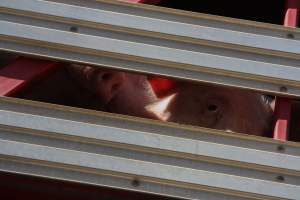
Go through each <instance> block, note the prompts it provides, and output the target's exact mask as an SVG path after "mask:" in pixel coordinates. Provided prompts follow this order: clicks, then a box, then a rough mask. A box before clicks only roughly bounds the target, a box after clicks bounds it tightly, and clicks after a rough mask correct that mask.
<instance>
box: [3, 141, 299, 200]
mask: <svg viewBox="0 0 300 200" xmlns="http://www.w3.org/2000/svg"><path fill="white" fill-rule="evenodd" d="M0 146H1V148H0V154H2V155H6V156H13V157H22V158H26V159H32V160H41V161H47V162H50V163H59V164H62V165H72V166H78V167H83V168H91V169H99V170H105V171H111V172H117V173H121V174H122V173H124V174H134V175H137V176H143V177H150V178H154V179H157V181H161V182H163V180H168V181H175V182H178V183H176V184H178V186H179V185H180V184H183V185H184V184H187V183H188V184H192V185H204V186H208V187H217V188H224V189H229V190H238V191H241V192H246V193H254V194H258V195H265V196H273V197H279V198H290V199H297V198H298V197H299V196H298V195H299V193H300V187H299V186H294V185H288V184H282V183H276V182H268V181H260V180H255V179H254V180H253V179H248V178H242V177H234V176H227V175H225V174H217V173H209V172H205V171H201V170H193V169H188V168H178V167H174V166H168V165H161V164H157V163H151V162H141V161H136V160H131V159H122V158H117V157H111V156H103V155H99V154H92V153H86V152H79V151H71V150H66V149H58V148H52V147H47V146H40V145H32V144H25V143H19V142H11V141H7V140H0ZM50 163H49V164H50ZM50 165H51V164H50ZM65 167H66V166H65ZM258 188H259V189H258Z"/></svg>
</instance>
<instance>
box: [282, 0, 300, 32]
mask: <svg viewBox="0 0 300 200" xmlns="http://www.w3.org/2000/svg"><path fill="white" fill-rule="evenodd" d="M299 11H300V1H299V0H286V12H285V18H284V26H288V27H297V26H298V20H299Z"/></svg>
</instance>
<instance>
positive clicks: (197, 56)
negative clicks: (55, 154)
mask: <svg viewBox="0 0 300 200" xmlns="http://www.w3.org/2000/svg"><path fill="white" fill-rule="evenodd" d="M35 2H36V0H30V1H28V5H32V6H31V7H30V6H28V5H25V7H24V10H22V9H21V8H19V7H18V6H17V5H14V3H10V2H9V1H3V4H2V6H3V7H2V8H1V9H0V12H1V13H2V16H9V15H10V16H15V18H18V17H19V18H20V16H23V17H21V19H18V20H19V21H18V20H17V23H16V22H14V20H13V19H8V18H6V17H4V18H3V19H4V20H5V21H2V22H1V27H3V28H2V29H1V33H0V35H2V36H0V40H1V43H0V48H1V49H3V50H8V51H18V52H23V53H27V54H35V55H37V54H38V55H40V56H46V57H55V58H59V59H63V60H70V59H71V60H73V61H79V62H86V63H91V64H96V65H105V66H109V67H116V68H122V69H127V70H134V71H140V72H148V73H155V74H161V75H167V76H173V77H181V78H186V79H191V80H198V81H205V82H211V83H217V84H224V85H230V86H236V87H244V88H251V89H255V90H261V91H267V92H270V91H271V92H274V93H276V94H285V95H295V96H300V89H299V87H300V79H299V77H300V75H299V74H300V73H299V66H300V64H299V56H298V54H295V53H297V52H293V53H292V54H291V52H289V53H288V51H284V52H283V51H282V52H281V51H279V50H278V49H276V48H275V49H272V50H270V49H269V50H268V49H264V51H262V49H261V48H259V49H257V47H255V45H252V46H251V45H250V44H249V45H248V44H245V45H248V46H247V48H248V47H249V48H253V49H252V50H249V49H245V48H244V47H246V46H244V47H242V46H241V44H239V43H234V42H233V43H230V42H229V43H230V45H231V46H227V45H225V43H226V41H222V42H220V41H218V39H216V38H214V39H213V41H212V40H209V39H208V38H198V39H197V38H192V36H189V37H188V36H183V35H181V33H180V34H179V33H178V34H179V35H181V36H180V38H176V37H177V36H176V33H173V32H174V30H175V28H174V30H173V32H172V33H164V32H163V31H162V32H156V31H155V30H145V29H144V28H145V27H152V26H155V27H156V26H157V27H159V26H161V24H160V23H162V22H164V23H167V24H168V23H170V26H174V27H175V25H176V26H177V25H178V27H180V26H181V25H182V24H184V25H188V26H187V27H193V29H195V30H197V31H199V30H202V28H203V27H204V28H207V29H212V30H214V32H219V31H220V36H221V35H222V34H221V33H223V32H222V31H224V30H226V29H229V28H230V27H231V28H233V29H234V30H231V31H232V34H233V33H234V36H235V38H236V40H238V41H244V40H242V36H241V38H239V36H240V35H245V34H246V35H252V36H253V35H255V31H257V35H255V37H259V38H261V39H265V38H269V39H272V44H273V43H276V45H278V46H280V47H283V46H282V45H281V42H280V41H285V42H284V45H285V44H289V43H292V45H296V47H298V43H297V39H296V40H293V41H291V40H289V42H287V41H288V40H287V39H284V38H283V37H284V34H287V33H288V31H290V29H286V28H279V27H277V26H274V27H273V26H269V25H268V26H267V25H260V24H255V23H253V24H251V23H249V22H247V23H246V22H245V21H236V22H235V23H229V22H228V20H227V21H226V20H225V21H223V22H222V23H223V24H224V25H223V27H220V26H221V25H222V23H221V20H220V19H218V20H214V18H213V17H207V16H206V17H203V16H202V17H201V16H198V15H197V16H194V15H188V14H184V15H183V14H178V13H176V12H175V11H170V10H168V9H166V10H165V9H157V10H156V9H155V8H153V7H149V8H148V7H145V8H144V7H140V6H133V5H130V4H124V3H120V4H119V3H116V2H107V1H101V2H94V1H85V2H87V3H86V4H85V6H84V7H83V6H80V5H83V2H82V1H80V0H79V1H74V2H73V1H72V2H69V1H66V2H64V1H62V2H63V3H57V2H52V1H38V3H37V4H35ZM85 2H84V3H85ZM1 3H2V2H1ZM0 5H1V4H0ZM34 5H35V6H37V7H35V6H34ZM48 5H49V6H50V7H51V9H49V12H53V13H48V7H47V6H48ZM91 5H93V6H94V7H92V6H91ZM100 5H101V6H100ZM14 6H16V8H13V7H14ZM27 6H28V7H27ZM119 6H120V7H119ZM56 8H57V9H56ZM61 8H64V9H65V11H66V12H60V11H59V10H60V9H61ZM117 8H118V9H117ZM150 8H151V9H150ZM77 10H80V12H79V11H78V12H75V11H77ZM142 11H145V13H144V12H142ZM56 12H59V13H56ZM72 13H77V14H78V13H80V15H79V14H78V15H77V14H73V15H72ZM91 13H94V14H92V15H91ZM99 13H100V14H101V13H102V14H103V13H105V15H109V17H107V18H105V19H103V20H110V21H107V22H101V21H97V20H102V18H101V19H100V18H97V17H99V16H100V14H99ZM143 13H144V14H143ZM157 13H160V14H158V15H156V14H157ZM56 14H57V15H56ZM98 14H99V16H98ZM123 15H124V16H123ZM92 16H93V17H92ZM120 16H122V17H124V19H127V17H129V18H130V19H131V18H136V19H135V21H132V20H130V19H128V21H127V22H126V24H125V25H124V24H123V25H121V24H114V23H113V22H112V21H114V20H113V19H118V17H120ZM155 16H157V17H155ZM74 17H75V18H74ZM84 17H87V18H84ZM12 18H14V17H12ZM22 18H24V20H25V19H27V21H30V20H29V19H30V18H31V19H34V20H31V21H32V23H35V21H36V20H40V21H39V22H38V23H37V24H34V25H28V23H27V22H25V21H22ZM196 19H197V20H200V21H201V19H202V20H204V21H203V22H201V23H203V24H202V25H200V24H195V23H196V21H197V20H196ZM20 20H21V21H20ZM89 20H90V21H89ZM142 20H152V21H151V22H152V23H151V26H150V25H142V24H140V21H142ZM153 20H154V21H153ZM211 21H214V23H211V24H212V25H215V26H216V27H210V26H209V23H208V22H211ZM233 21H234V20H233ZM42 22H44V23H42ZM62 22H63V23H64V24H65V25H64V26H61V25H59V24H62ZM133 22H134V23H133ZM149 22H150V21H149ZM154 22H155V23H154ZM156 22H157V24H156ZM171 22H172V23H171ZM51 23H52V24H53V23H54V24H55V23H56V25H51ZM116 23H117V22H116ZM185 23H186V24H185ZM243 23H244V24H243ZM43 24H44V25H43ZM67 24H69V25H68V26H69V27H70V26H74V24H75V25H76V26H78V28H79V29H78V30H80V31H81V29H82V30H83V31H85V30H86V32H82V33H81V32H80V31H79V32H80V33H81V34H79V33H72V32H69V31H68V29H66V25H67ZM127 25H128V27H125V28H126V30H125V29H124V26H127ZM131 25H132V26H134V25H136V26H137V27H129V26H131ZM212 25H211V26H212ZM164 27H168V26H167V25H165V26H164ZM238 27H240V28H241V30H243V31H241V32H238V31H237V30H238ZM198 29H199V30H198ZM257 29H259V30H260V31H259V30H257ZM105 30H106V31H107V30H110V31H111V33H112V34H111V35H113V36H109V34H106V35H105V34H104V35H103V34H102V33H101V31H102V32H103V31H105ZM171 30H172V29H171V28H170V31H171ZM178 30H179V29H178ZM180 30H182V29H180ZM254 30H255V31H254ZM189 31H190V30H189V29H187V30H183V32H189ZM226 31H229V30H226ZM294 31H295V32H297V31H298V30H294ZM275 33H276V34H275ZM218 34H219V33H218ZM224 34H225V33H224ZM274 34H275V35H274ZM297 34H298V33H296V35H297ZM196 35H197V34H196ZM200 35H201V34H200ZM173 36H174V37H175V36H176V37H175V38H174V37H173ZM178 37H179V36H178ZM218 37H219V36H218ZM218 37H217V38H218ZM126 38H127V39H126ZM187 38H191V39H193V40H189V39H187ZM225 38H226V37H225ZM296 38H298V36H297V37H296ZM273 39H274V40H276V41H273ZM255 41H256V42H257V43H258V44H262V43H263V42H262V41H260V42H258V40H255ZM270 41H271V40H270ZM229 43H227V44H229ZM269 46H270V45H268V47H269ZM296 47H295V48H296ZM41 49H43V50H42V51H39V50H41ZM286 49H287V50H288V49H292V48H288V47H287V48H286ZM57 52H60V54H58V53H57ZM158 52H159V53H158ZM254 52H258V53H261V54H257V53H254ZM276 52H277V53H276ZM99 57H100V58H99ZM121 62H122V64H121ZM281 86H286V87H287V91H280V88H281Z"/></svg>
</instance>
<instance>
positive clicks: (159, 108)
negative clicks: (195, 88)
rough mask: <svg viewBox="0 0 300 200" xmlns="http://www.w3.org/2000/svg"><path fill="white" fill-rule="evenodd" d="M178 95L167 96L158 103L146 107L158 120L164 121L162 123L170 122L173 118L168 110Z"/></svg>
mask: <svg viewBox="0 0 300 200" xmlns="http://www.w3.org/2000/svg"><path fill="white" fill-rule="evenodd" d="M176 95H177V94H176V93H175V94H172V95H170V96H167V97H165V98H163V99H159V100H158V101H156V102H154V103H152V104H149V105H147V106H146V107H145V109H146V110H147V111H148V112H150V113H152V114H154V115H155V116H156V117H157V118H158V119H160V120H162V121H168V119H169V118H170V117H171V113H170V111H169V110H168V108H169V105H170V104H171V102H172V101H173V100H174V98H175V97H176Z"/></svg>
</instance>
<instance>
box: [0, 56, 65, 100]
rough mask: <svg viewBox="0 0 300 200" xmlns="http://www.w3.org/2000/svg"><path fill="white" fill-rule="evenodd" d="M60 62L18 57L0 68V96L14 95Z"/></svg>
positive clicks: (46, 73)
mask: <svg viewBox="0 0 300 200" xmlns="http://www.w3.org/2000/svg"><path fill="white" fill-rule="evenodd" d="M59 65H60V64H59V63H58V62H54V61H45V60H38V59H32V58H18V59H17V60H16V61H15V62H13V63H12V64H10V65H8V66H6V67H3V68H1V69H0V96H14V95H16V94H18V93H19V92H21V91H23V90H24V89H25V88H26V87H28V86H29V85H30V84H32V82H33V81H36V80H40V79H42V78H44V77H45V76H47V75H48V74H49V73H51V72H52V71H53V70H54V69H56V68H57V67H58V66H59Z"/></svg>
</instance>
